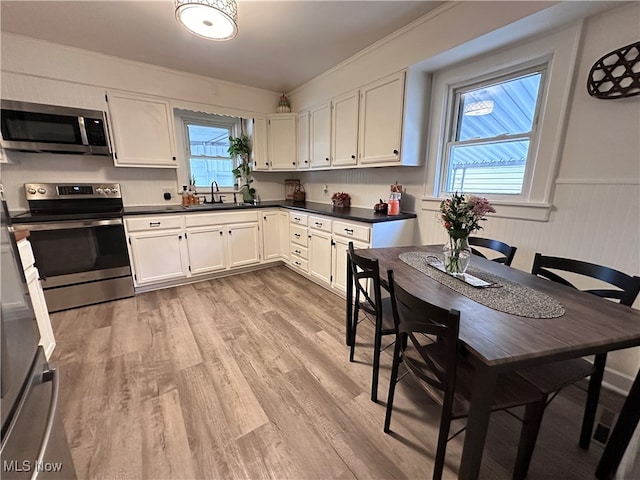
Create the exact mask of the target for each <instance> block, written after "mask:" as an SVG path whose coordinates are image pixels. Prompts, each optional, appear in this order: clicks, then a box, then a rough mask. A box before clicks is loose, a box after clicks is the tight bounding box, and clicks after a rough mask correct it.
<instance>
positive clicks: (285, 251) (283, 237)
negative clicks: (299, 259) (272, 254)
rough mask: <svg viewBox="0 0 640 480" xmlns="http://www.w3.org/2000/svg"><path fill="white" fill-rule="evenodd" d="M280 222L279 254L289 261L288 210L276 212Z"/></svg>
mask: <svg viewBox="0 0 640 480" xmlns="http://www.w3.org/2000/svg"><path fill="white" fill-rule="evenodd" d="M278 215H279V223H280V256H281V257H282V259H283V260H284V261H286V262H288V261H289V250H290V249H289V244H290V242H289V212H278Z"/></svg>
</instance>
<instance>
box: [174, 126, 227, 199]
mask: <svg viewBox="0 0 640 480" xmlns="http://www.w3.org/2000/svg"><path fill="white" fill-rule="evenodd" d="M236 123H237V119H233V118H228V119H227V118H225V117H220V120H219V121H211V122H208V121H207V122H205V121H202V120H198V121H196V120H189V119H185V120H184V127H185V138H186V144H187V158H188V165H189V174H190V175H189V176H190V178H191V179H195V184H196V186H197V187H210V186H211V184H212V183H213V182H214V181H215V182H217V184H218V186H219V187H221V188H222V187H233V182H234V176H233V173H231V171H232V170H233V169H234V168H235V165H234V159H233V158H232V157H231V156H230V155H229V153H228V152H227V149H228V148H229V137H230V136H235V131H236Z"/></svg>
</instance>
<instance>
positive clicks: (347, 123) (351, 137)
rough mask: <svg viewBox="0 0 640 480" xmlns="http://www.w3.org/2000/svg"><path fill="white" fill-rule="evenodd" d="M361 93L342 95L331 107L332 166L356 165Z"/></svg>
mask: <svg viewBox="0 0 640 480" xmlns="http://www.w3.org/2000/svg"><path fill="white" fill-rule="evenodd" d="M359 93H360V92H359V91H358V90H356V91H354V92H351V93H348V94H346V95H342V96H341V97H338V98H336V99H334V100H333V102H332V105H331V165H355V164H356V162H357V159H358V157H357V155H358V100H359V98H360V97H359Z"/></svg>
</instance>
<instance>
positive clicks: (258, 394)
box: [52, 267, 620, 480]
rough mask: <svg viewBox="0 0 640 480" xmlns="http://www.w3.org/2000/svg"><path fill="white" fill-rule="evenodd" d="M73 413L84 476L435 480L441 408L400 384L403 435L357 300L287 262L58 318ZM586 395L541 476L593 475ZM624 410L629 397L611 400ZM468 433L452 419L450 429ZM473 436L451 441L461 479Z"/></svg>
mask: <svg viewBox="0 0 640 480" xmlns="http://www.w3.org/2000/svg"><path fill="white" fill-rule="evenodd" d="M52 321H53V324H54V330H55V335H56V340H57V344H58V346H57V348H56V351H55V356H54V360H55V361H57V363H58V366H59V368H60V370H61V373H62V375H61V402H60V405H61V413H62V417H63V422H64V425H65V430H66V433H67V436H68V438H69V442H70V444H71V447H72V454H73V459H74V463H75V466H76V470H77V472H78V476H79V478H119V479H120V478H121V479H125V478H131V479H137V478H145V479H147V478H148V479H156V478H158V479H169V478H180V479H186V478H218V479H262V478H273V479H329V478H330V479H334V478H336V479H354V478H358V479H391V478H398V479H404V478H406V479H417V478H430V477H431V472H432V459H433V453H434V450H435V443H436V438H437V425H438V419H439V408H438V407H436V406H435V405H433V404H431V403H430V402H429V401H428V400H427V399H426V398H425V397H424V396H423V395H422V394H421V392H420V391H419V389H418V388H416V386H415V384H414V383H413V382H412V381H411V379H410V378H407V379H406V380H404V381H403V382H401V383H400V384H399V386H398V389H397V400H396V404H395V407H396V408H395V409H394V416H393V419H392V430H393V432H392V434H391V435H385V434H384V433H383V431H382V425H383V422H384V411H385V399H386V390H387V388H388V375H389V371H390V364H391V349H388V350H387V351H385V353H384V354H383V356H382V360H381V363H382V370H381V378H380V390H379V398H380V403H378V404H375V403H372V402H371V401H370V399H369V397H370V382H371V360H372V359H371V348H372V335H373V329H372V328H371V326H370V325H369V324H368V322H363V323H362V324H361V327H360V328H359V329H358V337H359V338H358V345H357V348H356V360H357V361H356V362H354V363H350V362H349V361H348V348H347V347H346V345H345V344H344V301H343V300H342V299H340V298H339V297H337V296H335V295H333V294H332V293H330V292H328V291H327V290H325V289H323V288H321V287H320V286H318V285H316V284H314V283H312V282H310V281H308V280H306V279H304V278H303V277H301V276H299V275H297V274H295V273H293V272H291V271H290V270H289V269H287V268H285V267H274V268H269V269H265V270H260V271H257V272H254V273H247V274H242V275H237V276H232V277H226V278H221V279H216V280H211V281H206V282H201V283H196V284H191V285H185V286H180V287H176V288H171V289H165V290H161V291H155V292H149V293H144V294H140V295H137V296H136V297H135V298H131V299H125V300H119V301H115V302H110V303H105V304H100V305H95V306H90V307H84V308H79V309H75V310H69V311H66V312H60V313H56V314H53V315H52ZM584 398H585V394H584V392H582V391H580V390H579V389H578V388H577V387H570V388H568V389H566V391H564V392H563V393H562V394H561V395H560V396H559V397H558V398H557V399H556V400H554V402H553V403H552V404H551V405H550V407H549V408H548V409H547V412H546V414H545V419H544V422H543V426H542V431H541V433H540V438H539V441H538V445H537V447H536V452H535V454H534V457H533V461H532V465H531V469H530V472H529V477H528V478H529V479H550V478H563V480H571V479H584V478H593V472H594V471H595V467H596V465H597V462H598V460H599V457H600V455H601V453H602V447H601V446H600V445H597V444H592V447H591V449H590V450H589V451H583V450H581V449H580V448H578V446H577V441H578V436H579V429H580V420H581V412H582V405H583V402H584ZM603 401H604V402H609V403H611V404H612V407H614V408H616V409H617V408H619V405H620V399H619V398H618V397H617V396H615V395H610V394H606V393H605V395H604V399H603ZM462 425H464V422H463V421H457V422H454V424H453V428H452V431H455V430H457V429H458V428H459V427H461V426H462ZM519 430H520V423H519V422H518V421H517V420H515V419H514V418H512V417H511V416H509V415H507V414H506V413H495V414H494V415H493V416H492V417H491V425H490V431H489V434H488V439H487V445H486V448H485V454H484V458H483V465H482V477H483V478H491V479H502V478H505V479H507V478H510V477H511V469H512V467H513V463H514V460H515V455H516V448H517V442H518V435H519ZM463 441H464V434H462V435H459V436H458V437H456V438H454V439H453V440H452V441H450V442H449V445H448V448H447V460H446V466H445V473H444V476H445V478H456V477H457V469H458V465H459V463H460V454H461V450H462V444H463Z"/></svg>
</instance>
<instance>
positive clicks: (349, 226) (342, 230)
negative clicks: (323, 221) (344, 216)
mask: <svg viewBox="0 0 640 480" xmlns="http://www.w3.org/2000/svg"><path fill="white" fill-rule="evenodd" d="M333 234H334V235H340V236H341V237H346V238H353V239H354V240H360V241H361V242H366V243H369V238H370V234H371V228H369V227H365V226H362V225H355V224H353V223H345V222H333Z"/></svg>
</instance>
